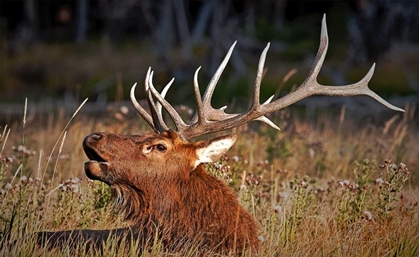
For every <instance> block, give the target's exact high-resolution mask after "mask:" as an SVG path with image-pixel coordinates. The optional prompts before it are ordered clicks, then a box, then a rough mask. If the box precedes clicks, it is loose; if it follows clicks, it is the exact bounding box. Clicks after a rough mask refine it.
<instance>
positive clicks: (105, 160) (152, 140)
mask: <svg viewBox="0 0 420 257" xmlns="http://www.w3.org/2000/svg"><path fill="white" fill-rule="evenodd" d="M211 142H212V140H210V141H202V142H198V143H189V142H186V141H184V140H182V139H181V138H180V137H179V136H178V134H177V133H175V132H171V131H170V132H164V133H161V134H155V133H147V134H144V135H134V136H124V135H117V134H108V133H93V134H90V135H88V136H87V137H86V138H85V140H84V142H83V147H84V150H85V152H86V155H87V156H88V157H89V159H90V160H91V161H89V162H86V164H85V170H86V174H87V176H88V177H89V178H91V179H94V180H101V181H103V182H105V183H107V184H108V185H109V186H110V187H111V189H112V193H113V196H114V198H115V202H114V203H115V207H116V210H117V211H118V212H119V213H121V215H124V217H125V218H126V220H128V221H131V223H132V224H133V225H134V227H135V229H134V230H135V233H136V235H141V237H142V238H145V239H147V238H153V237H154V236H155V235H156V233H157V234H158V235H159V238H160V239H161V240H162V242H163V244H164V246H165V247H166V249H168V250H170V251H172V250H173V251H178V250H187V249H188V248H190V247H193V246H195V245H197V244H198V245H200V248H201V249H205V250H210V251H216V252H228V251H234V252H237V253H240V252H242V251H243V250H244V249H251V250H252V251H257V250H258V247H259V240H258V239H257V225H256V223H255V221H254V219H253V218H252V216H251V215H250V214H248V213H247V212H246V211H245V209H244V208H243V207H242V206H241V205H240V204H239V202H238V200H237V196H236V195H235V194H234V192H233V191H232V190H231V189H230V188H229V187H228V186H226V185H225V184H224V183H223V182H222V181H220V180H218V179H217V178H215V177H213V176H211V175H209V174H208V173H207V172H206V170H205V167H204V165H203V164H199V165H198V166H197V167H195V165H196V164H194V162H195V160H196V159H197V154H196V149H197V148H200V147H203V146H206V145H208V144H210V143H211ZM158 145H163V146H164V148H165V149H164V150H162V149H160V150H159V149H158ZM148 149H151V150H150V151H149V150H148ZM90 235H91V236H92V237H94V238H95V240H99V241H100V240H102V239H103V238H102V237H101V236H99V235H95V233H90Z"/></svg>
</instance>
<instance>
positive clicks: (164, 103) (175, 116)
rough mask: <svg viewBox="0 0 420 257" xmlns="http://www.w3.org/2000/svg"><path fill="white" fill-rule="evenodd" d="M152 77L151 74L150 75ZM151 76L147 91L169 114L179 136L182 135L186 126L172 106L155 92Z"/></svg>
mask: <svg viewBox="0 0 420 257" xmlns="http://www.w3.org/2000/svg"><path fill="white" fill-rule="evenodd" d="M152 75H153V73H152ZM152 75H151V76H150V79H149V89H150V91H151V93H152V94H153V96H154V97H155V98H156V99H157V100H158V102H159V103H160V104H161V105H162V106H163V107H164V108H165V110H166V111H167V112H168V113H169V116H171V118H172V120H173V121H174V123H175V126H176V129H177V131H178V132H179V133H180V134H182V131H183V130H184V129H185V128H186V127H187V125H186V124H185V122H184V121H183V120H182V118H181V116H180V115H179V114H178V112H177V111H176V110H175V108H174V107H172V105H171V104H170V103H168V101H166V100H165V98H163V97H162V96H161V95H160V94H159V92H158V91H157V90H156V88H155V87H154V86H153V83H152V77H153V76H152ZM160 116H162V115H160ZM162 120H163V119H162ZM165 126H166V125H165ZM168 129H169V128H168ZM168 129H167V130H168Z"/></svg>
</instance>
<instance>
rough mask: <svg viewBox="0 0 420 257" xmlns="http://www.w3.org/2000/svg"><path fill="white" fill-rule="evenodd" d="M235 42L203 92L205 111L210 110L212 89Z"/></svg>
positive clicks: (227, 60)
mask: <svg viewBox="0 0 420 257" xmlns="http://www.w3.org/2000/svg"><path fill="white" fill-rule="evenodd" d="M236 42H237V41H235V42H234V43H233V44H232V46H231V47H230V48H229V51H228V52H227V54H226V56H225V58H224V59H223V61H222V63H221V64H220V65H219V67H218V68H217V70H216V72H215V73H214V75H213V77H212V78H211V80H210V82H209V84H208V86H207V89H206V91H205V92H204V96H203V106H204V108H205V109H208V108H211V109H212V107H211V97H212V96H213V92H214V89H215V88H216V84H217V82H218V81H219V78H220V76H221V75H222V73H223V71H224V69H225V67H226V65H227V63H228V62H229V59H230V56H231V55H232V52H233V49H234V48H235V46H236Z"/></svg>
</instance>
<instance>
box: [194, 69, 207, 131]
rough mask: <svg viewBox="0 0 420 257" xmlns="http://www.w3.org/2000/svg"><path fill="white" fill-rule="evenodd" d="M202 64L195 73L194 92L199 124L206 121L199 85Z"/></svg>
mask: <svg viewBox="0 0 420 257" xmlns="http://www.w3.org/2000/svg"><path fill="white" fill-rule="evenodd" d="M200 69H201V66H200V67H198V69H197V70H196V71H195V73H194V93H195V101H196V104H197V114H198V124H202V123H203V122H205V121H206V120H205V116H204V110H203V101H202V100H201V93H200V87H199V86H198V72H199V71H200Z"/></svg>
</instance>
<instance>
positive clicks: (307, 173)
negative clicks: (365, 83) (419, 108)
mask: <svg viewBox="0 0 420 257" xmlns="http://www.w3.org/2000/svg"><path fill="white" fill-rule="evenodd" d="M413 113H414V112H413V111H412V110H411V108H408V109H407V110H406V113H405V114H396V115H397V116H390V117H389V118H388V119H385V120H384V121H383V122H380V123H378V124H372V123H370V122H365V121H363V120H358V119H355V118H347V117H346V113H345V111H343V112H342V113H341V116H340V115H338V116H334V115H328V114H324V115H320V116H318V117H317V118H315V119H311V120H310V121H308V120H305V119H302V118H300V117H299V116H298V115H291V114H290V111H281V112H280V113H278V114H277V115H278V117H280V118H279V119H278V120H277V121H276V123H277V124H279V125H280V127H281V129H282V131H275V130H273V129H271V128H268V127H267V126H265V125H261V126H260V125H256V124H254V123H252V124H251V125H249V126H243V127H240V128H238V129H235V130H234V131H233V132H234V133H236V134H238V136H239V137H238V141H237V142H236V144H235V145H234V146H233V148H232V149H231V150H230V151H229V152H228V155H227V156H226V157H224V158H222V160H220V161H218V162H217V163H215V164H208V165H207V168H208V171H209V172H210V173H211V174H213V175H214V176H217V177H219V178H220V179H222V180H223V181H224V182H225V183H226V184H228V185H229V186H231V187H232V188H233V189H234V190H235V191H236V192H237V194H238V198H239V200H240V202H241V203H242V204H243V205H244V206H245V207H246V208H247V210H248V211H249V212H250V213H251V214H252V215H254V217H255V219H256V220H257V221H258V223H259V225H260V233H259V235H260V239H261V240H262V241H263V243H262V247H261V256H307V255H314V256H325V255H326V256H367V255H369V256H389V255H391V256H413V255H414V256H416V255H418V240H419V238H418V168H419V164H418V153H419V152H418V127H417V126H418V125H417V124H416V123H415V122H414V116H413V115H414V114H413ZM70 117H71V115H70V116H69V115H66V114H65V113H63V112H60V111H58V112H57V114H54V115H53V114H51V115H48V116H42V115H37V114H36V113H33V112H32V110H28V114H27V115H25V125H23V119H22V120H21V121H15V122H11V123H10V124H0V126H1V129H0V149H1V152H0V175H1V176H0V201H1V204H2V205H1V206H2V208H1V210H0V248H1V250H0V253H1V255H2V256H8V255H13V256H33V255H42V256H56V255H57V254H58V255H61V256H67V255H74V254H76V255H79V256H85V255H87V256H95V255H97V256H111V255H114V256H119V255H128V256H131V255H135V254H136V253H137V249H138V248H142V247H140V246H139V245H137V244H136V242H130V243H128V244H127V245H126V246H125V247H119V246H118V245H117V244H116V240H113V239H112V238H110V239H109V240H107V241H106V242H104V247H103V252H102V253H95V252H92V251H89V252H86V250H85V247H86V246H85V245H80V247H79V248H78V249H76V250H74V249H73V250H72V249H69V248H64V249H61V250H58V249H54V250H51V251H50V250H47V249H43V248H40V247H38V246H36V243H35V238H34V236H33V233H34V232H37V231H56V230H71V229H88V228H89V229H111V228H118V227H125V226H127V224H125V223H124V222H123V221H122V220H120V219H119V217H118V213H113V212H112V210H111V206H110V192H109V190H108V187H107V186H106V185H105V184H103V183H100V182H97V181H90V180H88V179H87V178H86V176H85V175H84V170H83V162H84V161H86V159H87V158H86V157H85V155H84V153H83V150H82V147H81V143H82V140H83V138H84V136H85V135H86V134H88V133H91V132H93V131H106V132H113V133H124V134H136V133H141V132H142V131H146V130H148V129H147V127H145V125H144V123H141V122H139V119H138V118H134V117H136V116H135V113H128V114H126V112H125V111H121V110H120V109H116V110H114V111H112V112H109V113H104V114H103V116H102V117H97V118H94V117H91V116H90V115H86V114H82V113H80V114H78V116H76V117H75V118H74V119H73V120H72V121H71V123H70V124H69V125H68V127H66V124H68V122H69V120H70ZM64 131H65V132H64ZM64 135H65V136H64ZM54 149H55V150H54ZM401 163H403V164H401ZM53 177H54V179H53V180H52V178H53ZM147 249H149V250H148V251H146V252H143V253H142V255H143V256H156V255H161V254H164V250H163V248H162V245H161V242H159V240H155V239H151V240H150V244H149V247H147ZM199 250H200V248H199V246H197V247H195V248H193V249H191V250H189V251H188V252H186V253H177V255H178V256H185V255H188V256H198V255H200V251H199ZM245 255H246V256H250V255H251V254H250V253H246V254H245ZM171 256H172V255H171ZM175 256H176V255H175Z"/></svg>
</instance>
